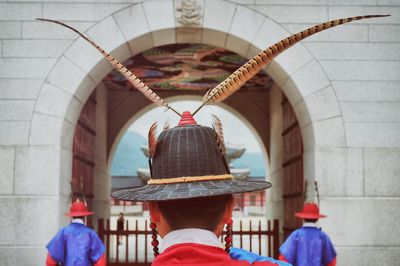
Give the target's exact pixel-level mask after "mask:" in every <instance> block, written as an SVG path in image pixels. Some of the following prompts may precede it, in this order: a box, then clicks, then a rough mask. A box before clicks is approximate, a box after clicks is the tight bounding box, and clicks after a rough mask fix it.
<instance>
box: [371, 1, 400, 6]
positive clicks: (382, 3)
mask: <svg viewBox="0 0 400 266" xmlns="http://www.w3.org/2000/svg"><path fill="white" fill-rule="evenodd" d="M376 4H377V5H378V6H380V5H382V6H400V2H399V0H378V1H377V3H376Z"/></svg>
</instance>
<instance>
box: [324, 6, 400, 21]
mask: <svg viewBox="0 0 400 266" xmlns="http://www.w3.org/2000/svg"><path fill="white" fill-rule="evenodd" d="M328 10H329V19H330V20H331V19H338V18H347V17H352V16H359V15H360V14H383V15H386V14H390V15H391V16H390V17H386V18H373V19H364V20H360V21H356V22H354V23H357V24H398V23H400V7H393V6H330V7H328Z"/></svg>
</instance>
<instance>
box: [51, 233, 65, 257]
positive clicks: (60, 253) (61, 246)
mask: <svg viewBox="0 0 400 266" xmlns="http://www.w3.org/2000/svg"><path fill="white" fill-rule="evenodd" d="M47 250H48V251H49V254H50V256H51V257H52V258H53V260H55V261H57V262H59V263H64V259H65V254H64V252H65V239H64V228H63V229H61V230H60V231H58V233H57V234H56V235H55V236H54V237H53V238H52V239H51V240H50V242H49V244H47Z"/></svg>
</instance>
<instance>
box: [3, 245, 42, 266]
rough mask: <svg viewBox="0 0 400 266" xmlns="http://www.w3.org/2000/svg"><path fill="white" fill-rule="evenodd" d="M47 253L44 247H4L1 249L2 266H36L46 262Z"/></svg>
mask: <svg viewBox="0 0 400 266" xmlns="http://www.w3.org/2000/svg"><path fill="white" fill-rule="evenodd" d="M46 253H47V251H46V249H45V248H43V246H29V247H28V246H18V247H12V246H2V247H1V248H0V257H1V265H2V266H15V265H25V266H36V265H38V262H39V261H40V262H42V261H46V256H47V254H46Z"/></svg>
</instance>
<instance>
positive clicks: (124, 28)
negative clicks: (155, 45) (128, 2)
mask: <svg viewBox="0 0 400 266" xmlns="http://www.w3.org/2000/svg"><path fill="white" fill-rule="evenodd" d="M113 17H114V19H115V21H116V23H117V24H118V27H119V28H120V30H121V32H122V33H123V35H124V36H125V38H126V40H128V41H130V40H133V39H135V38H137V37H139V36H141V35H143V34H146V33H148V32H149V31H150V29H149V24H148V22H147V19H146V16H145V13H144V9H143V4H142V3H140V4H137V5H133V6H130V7H127V8H124V9H122V10H121V11H119V12H117V13H115V14H114V15H113Z"/></svg>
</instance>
